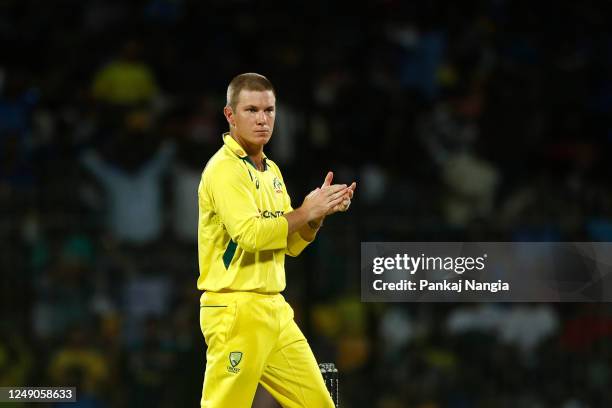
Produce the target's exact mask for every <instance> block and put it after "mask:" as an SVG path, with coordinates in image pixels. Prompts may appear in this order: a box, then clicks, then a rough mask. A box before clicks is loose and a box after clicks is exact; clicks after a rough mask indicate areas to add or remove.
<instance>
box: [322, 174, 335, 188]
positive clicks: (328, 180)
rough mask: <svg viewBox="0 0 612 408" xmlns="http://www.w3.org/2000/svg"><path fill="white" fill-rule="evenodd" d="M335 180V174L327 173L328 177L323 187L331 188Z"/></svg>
mask: <svg viewBox="0 0 612 408" xmlns="http://www.w3.org/2000/svg"><path fill="white" fill-rule="evenodd" d="M333 179H334V173H333V172H332V171H328V172H327V176H325V181H324V182H323V185H322V186H321V187H325V186H331V182H332V180H333Z"/></svg>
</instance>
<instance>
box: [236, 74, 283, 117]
mask: <svg viewBox="0 0 612 408" xmlns="http://www.w3.org/2000/svg"><path fill="white" fill-rule="evenodd" d="M243 89H246V90H247V91H272V93H273V94H274V96H275V97H276V91H275V90H274V86H273V85H272V82H270V80H269V79H268V78H266V77H265V76H263V75H261V74H256V73H255V72H247V73H245V74H240V75H236V76H235V77H234V78H233V79H232V80H231V82H230V83H229V85H228V87H227V102H226V105H227V106H229V107H230V108H232V109H236V104H237V103H238V96H239V95H240V91H242V90H243Z"/></svg>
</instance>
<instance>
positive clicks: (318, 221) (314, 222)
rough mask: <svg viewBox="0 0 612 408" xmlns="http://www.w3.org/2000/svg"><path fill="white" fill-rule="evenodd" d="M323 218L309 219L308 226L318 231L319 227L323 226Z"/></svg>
mask: <svg viewBox="0 0 612 408" xmlns="http://www.w3.org/2000/svg"><path fill="white" fill-rule="evenodd" d="M323 218H324V217H321V218H319V219H315V220H310V221H308V223H307V224H308V226H309V227H310V229H312V230H314V231H317V230H318V229H319V228H321V227H322V226H323Z"/></svg>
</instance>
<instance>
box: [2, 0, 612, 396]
mask: <svg viewBox="0 0 612 408" xmlns="http://www.w3.org/2000/svg"><path fill="white" fill-rule="evenodd" d="M609 21H610V16H609V15H608V14H607V13H606V12H605V8H604V7H603V6H602V5H600V4H598V3H597V2H593V1H584V2H569V1H564V2H561V3H556V4H555V6H554V7H553V6H551V5H550V4H547V3H541V4H540V3H538V2H535V3H534V2H525V1H518V2H515V1H512V2H511V1H509V0H485V1H479V2H470V4H463V3H458V2H442V1H439V0H436V1H428V2H400V1H397V0H368V1H365V2H362V3H360V4H359V5H357V4H355V5H353V6H352V9H346V8H345V7H344V6H343V5H341V4H340V3H334V2H325V1H319V0H315V1H311V2H308V3H304V4H293V3H291V2H280V1H277V0H270V1H266V2H262V1H254V0H224V1H221V0H212V1H208V2H200V1H195V0H137V1H133V2H124V1H119V0H104V1H102V0H84V1H74V0H59V1H53V2H39V1H35V0H2V1H0V49H1V50H2V58H1V59H0V209H1V210H2V217H1V218H0V242H1V243H2V244H1V247H0V272H1V274H2V286H1V288H0V306H1V307H2V309H1V310H2V311H1V315H0V386H7V385H11V386H26V385H30V386H32V385H73V386H76V387H78V396H79V403H78V404H71V405H70V406H83V407H100V408H102V407H127V406H138V407H139V406H148V407H183V406H185V407H186V406H197V405H198V404H199V398H200V394H201V386H202V378H203V377H202V376H203V372H204V365H205V344H204V341H203V338H202V335H201V333H200V331H199V322H198V314H199V309H198V304H199V303H198V302H199V301H198V299H199V293H198V291H197V289H196V287H195V282H196V278H197V275H198V269H197V252H196V251H197V248H196V239H197V237H196V233H197V200H196V194H197V193H196V190H197V185H198V183H199V178H200V174H201V171H202V169H203V168H204V165H205V164H206V162H207V160H208V158H209V157H210V156H211V155H212V154H213V153H214V152H215V151H216V150H217V149H218V148H219V147H220V145H221V133H222V132H224V131H225V130H226V123H225V120H224V117H223V115H222V108H223V106H224V104H225V88H226V86H227V84H228V82H229V80H230V79H231V78H232V77H233V76H234V75H236V74H238V73H242V72H259V73H262V74H264V75H266V76H268V78H270V80H271V81H272V82H273V83H274V84H275V86H276V89H277V103H278V106H277V108H278V114H277V123H276V128H275V132H274V137H273V138H272V142H271V143H270V145H269V147H268V148H267V150H266V152H267V154H268V156H270V157H271V158H272V159H273V160H274V161H275V162H276V163H278V164H279V166H280V167H281V169H282V170H283V174H284V178H285V180H286V183H287V186H288V190H289V192H290V194H291V196H292V198H293V201H294V205H299V204H300V203H301V200H302V197H304V195H305V194H306V193H307V192H308V191H310V190H312V189H313V188H314V187H315V186H317V185H320V183H321V182H322V180H323V177H324V175H325V174H326V172H327V171H328V170H334V171H335V173H336V180H337V181H339V182H350V181H352V180H357V182H358V188H357V194H356V200H354V204H353V206H352V207H351V211H350V212H349V213H347V214H341V215H337V216H334V217H332V218H330V219H329V220H327V221H326V224H325V227H324V229H323V230H322V231H321V233H320V235H319V237H318V238H317V240H316V242H315V243H314V244H313V245H311V247H310V248H309V249H308V250H307V251H305V253H304V254H303V255H302V256H301V257H299V258H297V259H291V260H288V262H287V275H288V276H287V280H288V288H287V290H286V292H285V293H284V294H285V297H286V298H287V299H288V300H289V302H290V303H291V304H292V305H293V307H294V309H295V311H296V319H297V320H298V322H299V324H300V326H301V327H302V328H303V329H304V331H305V332H306V335H307V337H308V338H309V340H310V342H311V345H312V347H313V350H314V351H315V354H316V356H317V358H318V359H319V361H322V362H323V361H333V362H335V363H336V365H337V367H338V368H339V370H340V389H341V402H342V406H344V407H347V408H349V407H376V408H400V407H410V408H443V407H448V408H470V407H526V408H530V407H534V408H536V407H538V408H539V407H562V408H587V407H607V406H612V397H611V396H610V392H609V386H610V384H611V381H612V346H611V344H612V343H611V342H610V338H611V337H612V308H610V306H609V305H608V304H606V303H602V304H596V305H593V304H369V303H362V302H361V301H360V298H359V293H360V288H359V285H360V279H359V270H360V267H359V259H360V254H359V248H360V247H359V242H360V241H611V240H612V187H611V186H610V183H609V180H610V176H611V175H612V167H610V166H609V162H608V160H607V159H608V158H609V157H610V153H612V151H611V150H612V127H611V125H610V124H611V123H612V122H611V121H610V119H611V116H610V113H611V112H612V35H611V34H610V30H609ZM17 406H19V405H17ZM53 406H54V407H63V405H62V404H55V405H53ZM254 406H256V407H259V408H264V407H274V406H276V405H275V404H274V403H273V402H270V401H269V399H268V398H266V396H265V395H263V394H262V395H258V397H257V401H256V403H255V404H254Z"/></svg>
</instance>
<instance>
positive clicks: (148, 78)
mask: <svg viewBox="0 0 612 408" xmlns="http://www.w3.org/2000/svg"><path fill="white" fill-rule="evenodd" d="M140 53H141V45H140V44H139V43H138V42H136V41H134V40H131V41H128V42H127V43H126V44H124V45H123V47H122V49H121V52H120V53H119V55H118V56H117V58H116V59H114V60H112V61H110V62H109V63H108V64H107V65H105V66H104V67H103V68H102V69H101V70H100V71H98V72H97V73H96V75H95V77H94V80H93V85H92V93H93V96H94V98H95V99H97V100H99V101H101V102H105V103H108V104H110V105H117V106H134V105H143V104H150V103H152V102H153V100H154V99H155V98H156V97H157V96H159V88H158V85H157V83H156V81H155V77H154V75H153V72H152V70H151V68H150V67H148V66H147V65H146V64H145V63H144V62H142V60H141V56H140Z"/></svg>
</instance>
